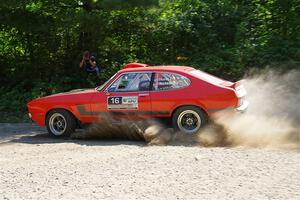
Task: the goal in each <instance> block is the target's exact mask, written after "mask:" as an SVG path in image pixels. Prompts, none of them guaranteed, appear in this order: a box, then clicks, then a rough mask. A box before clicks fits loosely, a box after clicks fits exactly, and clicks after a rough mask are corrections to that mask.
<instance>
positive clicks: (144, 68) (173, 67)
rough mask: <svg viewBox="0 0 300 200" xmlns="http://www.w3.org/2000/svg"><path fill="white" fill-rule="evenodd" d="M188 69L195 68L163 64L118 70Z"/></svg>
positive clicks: (173, 70)
mask: <svg viewBox="0 0 300 200" xmlns="http://www.w3.org/2000/svg"><path fill="white" fill-rule="evenodd" d="M190 70H195V68H193V67H187V66H175V65H165V66H147V67H133V68H125V69H121V70H120V71H119V72H137V71H169V72H170V71H171V72H186V71H190Z"/></svg>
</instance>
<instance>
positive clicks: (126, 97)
mask: <svg viewBox="0 0 300 200" xmlns="http://www.w3.org/2000/svg"><path fill="white" fill-rule="evenodd" d="M151 76H152V73H151V72H124V73H122V74H120V75H119V77H118V78H116V79H115V81H113V82H112V84H110V85H109V86H108V87H107V89H106V90H105V91H103V93H104V94H105V97H104V99H102V102H99V103H98V106H97V105H95V106H94V109H95V112H97V113H108V114H112V115H113V116H117V117H138V118H144V117H150V116H151V99H150V94H149V90H150V82H151ZM99 100H100V99H99Z"/></svg>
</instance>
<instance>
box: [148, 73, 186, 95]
mask: <svg viewBox="0 0 300 200" xmlns="http://www.w3.org/2000/svg"><path fill="white" fill-rule="evenodd" d="M189 85H190V80H189V79H188V78H187V77H185V76H182V75H180V74H175V73H155V77H154V81H153V90H154V91H163V90H174V89H180V88H184V87H187V86H189Z"/></svg>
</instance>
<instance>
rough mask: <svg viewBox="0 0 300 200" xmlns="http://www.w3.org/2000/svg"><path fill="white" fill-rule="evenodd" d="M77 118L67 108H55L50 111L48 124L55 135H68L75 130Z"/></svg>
mask: <svg viewBox="0 0 300 200" xmlns="http://www.w3.org/2000/svg"><path fill="white" fill-rule="evenodd" d="M75 125H76V123H75V119H74V117H73V116H72V115H71V114H70V113H69V112H68V111H66V110H53V111H51V112H49V113H48V115H47V118H46V126H47V130H48V133H49V134H50V136H53V137H68V136H70V134H71V133H73V132H74V130H75Z"/></svg>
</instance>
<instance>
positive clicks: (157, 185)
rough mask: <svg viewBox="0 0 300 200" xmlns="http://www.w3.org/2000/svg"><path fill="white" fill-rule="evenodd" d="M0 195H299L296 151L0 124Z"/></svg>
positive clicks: (299, 154) (299, 169)
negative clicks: (69, 135) (74, 134)
mask: <svg viewBox="0 0 300 200" xmlns="http://www.w3.org/2000/svg"><path fill="white" fill-rule="evenodd" d="M0 199H247V200H248V199H300V152H299V151H298V150H286V149H285V150H283V149H264V148H246V147H235V148H225V147H224V148H221V147H218V148H204V147H199V146H189V145H188V144H187V145H181V146H175V145H173V146H147V145H145V143H144V142H132V141H126V140H121V141H120V140H119V141H118V140H114V141H113V140H71V139H68V140H63V139H52V138H49V137H48V136H47V134H46V131H45V129H42V128H39V127H37V126H34V125H32V124H0Z"/></svg>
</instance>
